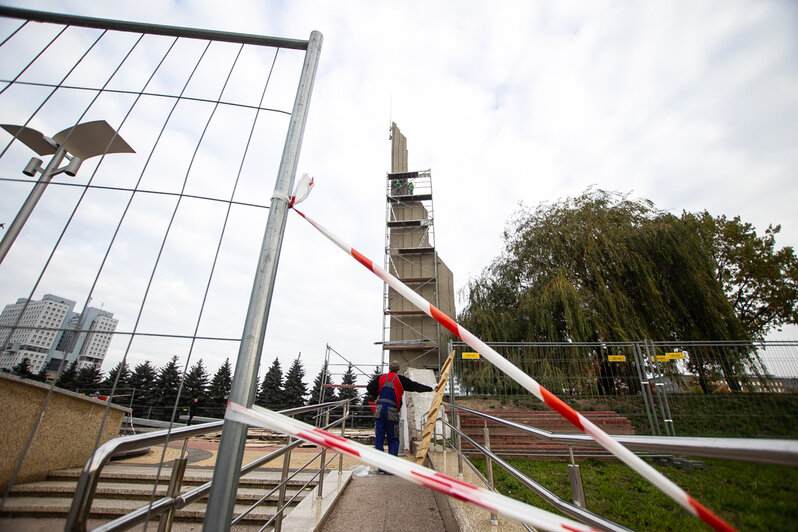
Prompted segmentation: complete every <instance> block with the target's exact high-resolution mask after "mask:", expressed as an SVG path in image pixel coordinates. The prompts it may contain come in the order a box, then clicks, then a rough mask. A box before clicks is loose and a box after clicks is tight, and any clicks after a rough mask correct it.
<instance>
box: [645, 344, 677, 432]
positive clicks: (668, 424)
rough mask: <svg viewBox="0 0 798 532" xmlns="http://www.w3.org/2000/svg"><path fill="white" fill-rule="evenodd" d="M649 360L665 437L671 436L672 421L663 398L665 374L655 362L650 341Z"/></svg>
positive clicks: (654, 351) (655, 354) (654, 352)
mask: <svg viewBox="0 0 798 532" xmlns="http://www.w3.org/2000/svg"><path fill="white" fill-rule="evenodd" d="M646 350H648V342H646ZM651 360H652V361H653V363H654V370H655V374H656V377H655V380H656V381H659V382H655V383H654V389H655V390H656V392H657V394H656V395H657V401H658V402H659V409H660V412H662V423H663V425H664V426H665V435H666V436H673V434H672V432H673V425H672V424H673V420H672V419H670V416H669V415H668V414H667V413H666V405H665V403H666V402H667V399H666V398H665V383H664V382H662V381H663V380H664V378H665V374H664V372H663V371H662V369H661V368H660V365H659V360H657V350H656V346H655V345H654V340H651Z"/></svg>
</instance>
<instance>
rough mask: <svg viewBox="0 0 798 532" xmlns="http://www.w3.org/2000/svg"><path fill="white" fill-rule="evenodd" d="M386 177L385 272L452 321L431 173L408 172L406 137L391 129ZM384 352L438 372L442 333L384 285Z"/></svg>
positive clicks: (447, 272)
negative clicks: (438, 248)
mask: <svg viewBox="0 0 798 532" xmlns="http://www.w3.org/2000/svg"><path fill="white" fill-rule="evenodd" d="M391 141H392V143H391V172H390V173H388V175H387V192H386V198H387V205H386V221H385V269H386V270H387V271H389V272H390V273H391V274H392V275H393V276H395V277H396V278H397V279H399V280H400V281H402V282H403V283H405V284H406V285H408V286H409V287H410V288H412V289H413V290H414V291H415V292H416V293H417V294H419V295H420V296H421V297H423V298H424V299H426V300H427V301H429V302H430V303H432V304H433V305H435V306H436V307H438V308H439V309H440V310H441V311H442V312H443V313H445V314H447V315H448V316H451V317H454V313H455V308H454V282H453V280H452V272H451V270H449V268H448V267H447V266H446V264H445V263H444V262H443V260H441V258H440V257H439V256H438V253H437V251H436V250H435V231H434V221H435V217H434V210H433V204H432V172H431V171H430V170H421V171H408V169H407V139H406V138H405V136H404V135H402V133H401V132H400V131H399V128H398V127H397V126H396V124H392V125H391ZM383 313H384V316H385V319H384V329H385V330H384V333H383V349H384V350H385V352H387V353H388V354H389V360H396V361H398V362H399V363H400V364H402V365H411V366H413V367H417V368H428V369H434V370H437V369H439V368H440V365H441V363H442V361H443V359H445V358H446V354H445V353H442V350H444V349H445V348H444V347H443V346H444V344H445V342H446V339H447V338H446V334H448V332H446V331H445V330H444V331H442V329H441V326H440V325H439V324H438V322H436V321H435V320H434V319H432V318H430V317H429V316H427V315H426V314H425V313H424V312H423V311H421V310H419V309H417V308H416V307H414V306H413V305H412V304H411V303H410V302H409V301H407V300H406V299H405V298H404V297H402V296H401V295H399V293H397V292H396V291H395V290H393V289H392V288H390V287H388V286H387V285H385V292H384V304H383Z"/></svg>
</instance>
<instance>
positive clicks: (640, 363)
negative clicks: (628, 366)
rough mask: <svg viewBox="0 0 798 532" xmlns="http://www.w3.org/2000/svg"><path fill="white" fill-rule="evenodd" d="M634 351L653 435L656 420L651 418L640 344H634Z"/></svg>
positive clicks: (638, 376)
mask: <svg viewBox="0 0 798 532" xmlns="http://www.w3.org/2000/svg"><path fill="white" fill-rule="evenodd" d="M632 353H634V357H635V359H636V362H635V367H636V368H637V378H638V379H639V382H640V395H642V396H643V404H644V405H645V406H646V416H648V426H649V429H650V430H651V434H652V435H656V434H657V432H656V431H655V430H654V420H653V419H651V406H650V405H649V404H648V394H647V393H646V392H647V390H646V388H647V387H648V380H647V379H646V378H645V377H644V376H643V373H644V372H645V371H646V366H645V365H644V364H643V357H642V356H641V355H640V346H639V345H637V344H634V345H633V346H632Z"/></svg>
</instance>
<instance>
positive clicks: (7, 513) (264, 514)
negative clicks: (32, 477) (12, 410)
mask: <svg viewBox="0 0 798 532" xmlns="http://www.w3.org/2000/svg"><path fill="white" fill-rule="evenodd" d="M71 502H72V501H71V500H70V499H67V498H63V497H9V498H8V499H7V500H6V504H5V505H4V506H3V511H2V512H0V516H3V517H12V516H13V517H66V516H67V514H68V512H69V507H70V504H71ZM296 502H297V501H294V503H296ZM141 506H142V504H141V502H140V501H130V500H123V499H104V498H98V499H94V503H93V504H92V507H91V514H90V516H91V517H92V518H111V519H114V518H117V517H119V516H122V515H125V514H127V513H130V512H132V511H133V510H136V509H138V508H140V507H141ZM248 507H249V505H248V504H236V505H235V506H234V509H233V515H234V516H236V515H238V514H240V513H241V512H243V511H244V510H246V509H247V508H248ZM272 515H274V509H273V508H271V507H269V506H258V507H257V508H255V509H254V510H253V511H252V512H250V513H249V514H247V516H245V517H244V519H243V520H242V521H248V522H253V521H256V522H265V521H267V520H268V519H269V518H271V517H272ZM204 518H205V503H191V504H189V505H187V506H185V507H183V508H181V509H180V510H178V511H177V512H176V513H175V519H176V520H180V521H202V520H203V519H204Z"/></svg>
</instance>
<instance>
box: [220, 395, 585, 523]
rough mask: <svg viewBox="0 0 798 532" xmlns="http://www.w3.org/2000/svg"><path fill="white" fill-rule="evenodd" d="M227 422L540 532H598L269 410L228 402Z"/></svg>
mask: <svg viewBox="0 0 798 532" xmlns="http://www.w3.org/2000/svg"><path fill="white" fill-rule="evenodd" d="M224 417H225V419H229V420H232V421H237V422H239V423H246V424H247V425H253V426H257V427H263V428H267V429H270V430H274V431H277V432H281V433H284V434H289V435H291V436H294V437H296V438H300V439H302V440H305V441H309V442H312V443H315V444H318V445H321V446H323V447H326V448H328V449H332V450H335V451H339V452H341V453H344V454H346V455H348V456H352V457H354V458H357V459H358V460H360V461H361V462H364V463H366V464H369V465H371V466H374V467H377V468H379V469H382V470H383V471H387V472H389V473H391V474H393V475H396V476H397V477H400V478H403V479H405V480H408V481H410V482H413V483H414V484H419V485H421V486H424V487H426V488H429V489H433V490H435V491H439V492H441V493H443V494H445V495H448V496H450V497H454V498H456V499H459V500H461V501H465V502H469V503H473V504H476V505H478V506H481V507H482V508H485V509H486V510H489V511H491V512H495V513H497V514H500V515H503V516H504V517H507V518H509V519H513V520H515V521H520V522H522V523H526V524H527V525H529V526H532V527H535V528H537V529H539V530H551V531H558V532H561V531H563V530H567V531H571V532H582V531H585V532H587V531H595V530H596V529H595V528H592V527H589V526H587V525H584V524H582V523H579V522H577V521H573V520H571V519H568V518H566V517H560V516H559V515H555V514H553V513H551V512H547V511H546V510H542V509H540V508H537V507H535V506H531V505H529V504H525V503H522V502H520V501H516V500H515V499H511V498H510V497H506V496H504V495H501V494H500V493H496V492H493V491H490V490H487V489H484V488H480V487H477V486H474V485H471V484H469V483H467V482H463V481H461V480H457V479H456V478H452V477H450V476H447V475H444V474H442V473H439V472H437V471H434V470H432V469H429V468H426V467H424V466H420V465H418V464H416V463H415V462H411V461H409V460H403V459H401V458H398V457H396V456H392V455H390V454H387V453H384V452H382V451H378V450H377V449H375V448H373V447H367V446H365V445H363V444H361V443H357V442H353V441H351V440H348V439H346V438H344V437H342V436H339V435H337V434H332V433H331V432H327V431H326V430H323V429H320V428H317V427H314V426H312V425H308V424H307V423H303V422H302V421H298V420H296V419H293V418H291V417H288V416H284V415H282V414H278V413H276V412H272V411H271V410H268V409H266V408H261V407H259V406H253V407H252V408H247V407H245V406H242V405H240V404H237V403H233V402H228V403H227V412H226V413H225V416H224Z"/></svg>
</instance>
